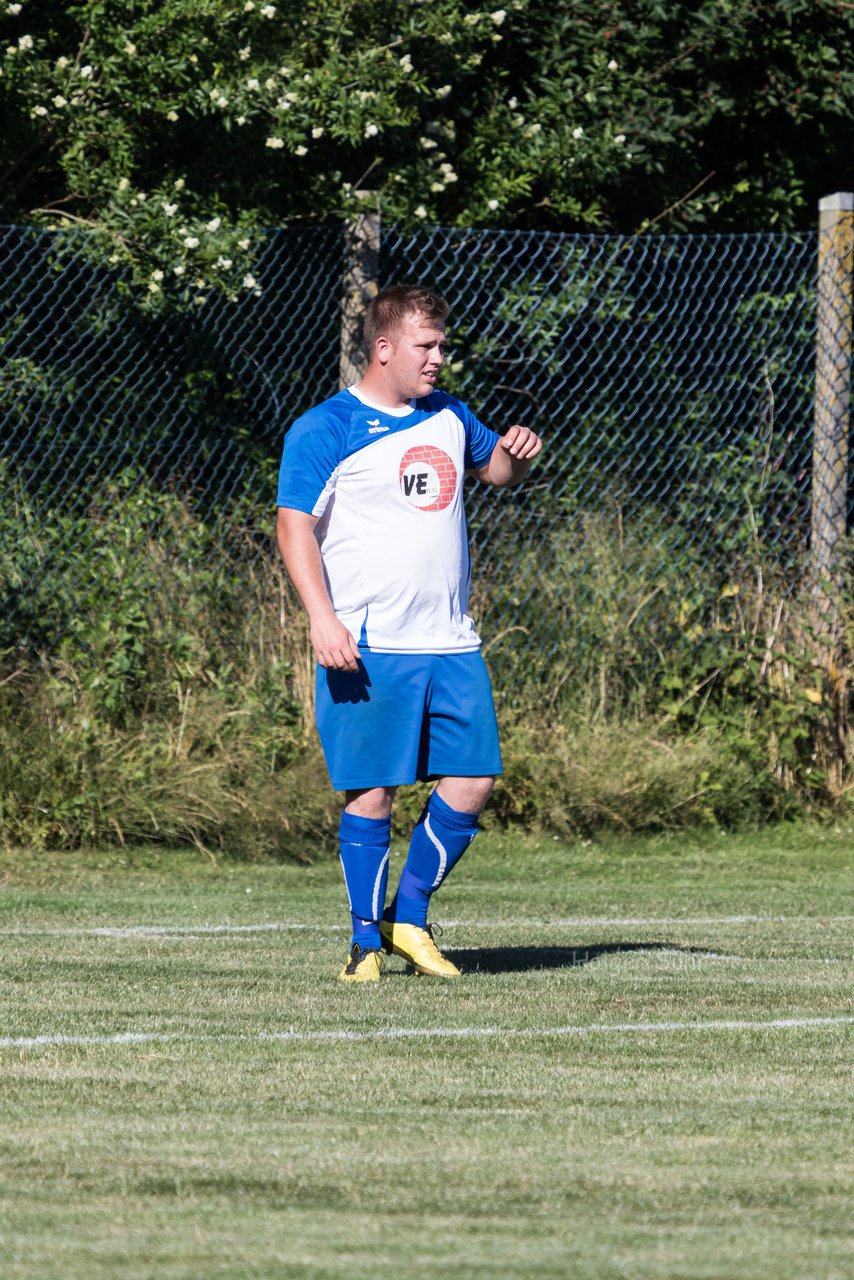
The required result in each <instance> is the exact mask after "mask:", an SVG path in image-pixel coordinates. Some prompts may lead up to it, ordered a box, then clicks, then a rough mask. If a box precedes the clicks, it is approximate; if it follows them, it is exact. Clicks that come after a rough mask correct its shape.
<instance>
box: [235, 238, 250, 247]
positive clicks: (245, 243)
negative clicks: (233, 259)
mask: <svg viewBox="0 0 854 1280" xmlns="http://www.w3.org/2000/svg"><path fill="white" fill-rule="evenodd" d="M237 247H238V249H248V248H249V241H248V240H238V242H237Z"/></svg>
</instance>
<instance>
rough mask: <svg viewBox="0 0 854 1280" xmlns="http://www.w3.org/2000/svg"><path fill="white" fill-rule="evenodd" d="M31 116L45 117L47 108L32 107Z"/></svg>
mask: <svg viewBox="0 0 854 1280" xmlns="http://www.w3.org/2000/svg"><path fill="white" fill-rule="evenodd" d="M33 115H34V116H46V115H47V107H34V108H33Z"/></svg>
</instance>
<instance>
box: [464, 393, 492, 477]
mask: <svg viewBox="0 0 854 1280" xmlns="http://www.w3.org/2000/svg"><path fill="white" fill-rule="evenodd" d="M454 412H455V413H457V414H459V416H460V419H461V420H462V423H463V426H464V427H465V430H466V458H465V465H466V470H467V471H471V470H477V469H478V468H479V467H485V466H486V464H487V462H489V459H490V458H491V457H492V450H493V449H494V448H495V446H496V445H497V444H498V440H499V436H498V432H497V431H491V430H490V428H489V427H485V426H484V425H483V423H482V422H481V421H480V420H479V419H478V418H476V417H475V416H474V414H473V413H472V411H471V409H470V408H469V407H468V405H467V404H463V402H462V400H456V401H455V403H454Z"/></svg>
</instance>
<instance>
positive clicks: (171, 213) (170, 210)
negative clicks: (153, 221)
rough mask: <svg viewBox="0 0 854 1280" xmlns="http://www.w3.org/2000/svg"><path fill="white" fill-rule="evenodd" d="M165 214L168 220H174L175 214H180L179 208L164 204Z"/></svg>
mask: <svg viewBox="0 0 854 1280" xmlns="http://www.w3.org/2000/svg"><path fill="white" fill-rule="evenodd" d="M163 212H164V213H165V214H166V217H167V218H174V217H175V214H176V213H177V212H178V206H177V204H164V206H163Z"/></svg>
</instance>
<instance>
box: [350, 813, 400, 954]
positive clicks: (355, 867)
mask: <svg viewBox="0 0 854 1280" xmlns="http://www.w3.org/2000/svg"><path fill="white" fill-rule="evenodd" d="M338 839H339V841H340V849H341V866H342V867H343V868H344V883H345V885H346V886H347V897H348V899H349V902H350V915H351V917H352V920H353V942H354V943H355V942H358V944H359V946H360V947H361V948H362V950H363V951H364V950H366V949H367V948H369V947H373V948H378V947H379V946H380V920H381V918H382V914H383V907H384V906H385V891H386V885H387V884H388V848H389V844H390V842H391V818H362V817H359V815H358V814H355V813H348V812H347V810H346V809H345V810H344V812H343V813H342V814H341V825H340V826H339V828H338Z"/></svg>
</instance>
